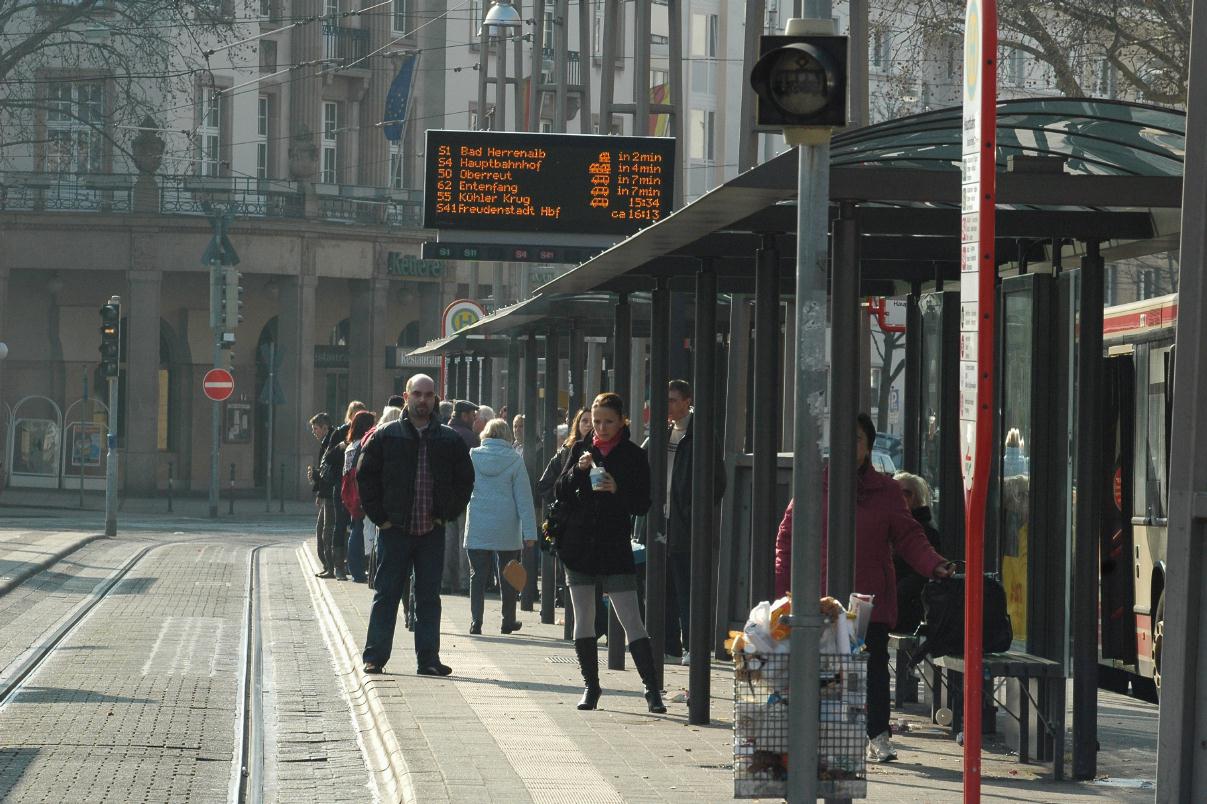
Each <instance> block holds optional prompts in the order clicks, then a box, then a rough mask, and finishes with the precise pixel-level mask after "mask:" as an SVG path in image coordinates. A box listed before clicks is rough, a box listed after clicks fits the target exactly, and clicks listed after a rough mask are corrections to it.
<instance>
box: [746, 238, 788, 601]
mask: <svg viewBox="0 0 1207 804" xmlns="http://www.w3.org/2000/svg"><path fill="white" fill-rule="evenodd" d="M754 286H755V288H754V316H755V319H754V401H755V404H756V405H757V407H758V410H759V419H760V420H761V424H760V425H759V426H758V427H755V428H754V469H753V472H752V482H751V485H752V489H751V495H750V501H751V506H750V507H751V526H750V605H751V606H754V605H755V604H756V603H758V602H759V601H760V600H771V599H772V596H773V595H774V594H775V532H776V528H777V526H778V525H779V520H780V514H781V513H782V512H780V511H777V510H776V508H777V505H776V496H777V495H776V493H775V491H776V488H775V487H776V474H777V472H778V467H777V463H778V457H779V455H778V453H779V443H780V439H779V423H780V421H779V418H780V416H779V412H780V375H781V369H782V366H781V365H780V356H779V355H780V253H779V249H778V248H777V247H776V244H775V235H770V234H769V235H764V236H763V242H762V246H761V247H760V248H759V250H758V252H757V254H756V257H755V275H754Z"/></svg>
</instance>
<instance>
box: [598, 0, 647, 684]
mask: <svg viewBox="0 0 1207 804" xmlns="http://www.w3.org/2000/svg"><path fill="white" fill-rule="evenodd" d="M646 5H648V4H646ZM638 50H639V51H640V45H638ZM632 315H633V313H632V308H631V307H630V306H629V294H628V293H619V294H617V299H616V331H615V337H614V338H613V342H612V355H613V361H612V362H613V372H612V376H613V380H612V390H613V391H615V392H616V393H617V394H619V395H620V398H621V399H623V400H624V407H625V411H626V412H627V413H628V414H629V416H630V418H631V417H632V416H633V415H634V413H635V410H634V408H633V404H632V402H633V400H632V397H633V394H632V393H631V390H632V389H631V388H629V379H630V376H629V375H630V372H629V366H630V364H631V362H632V359H633V327H632V323H633V319H632ZM624 648H625V644H624V628H623V627H622V626H621V625H620V618H619V617H617V616H616V609H614V608H613V607H612V606H610V605H609V606H608V669H609V670H623V669H624Z"/></svg>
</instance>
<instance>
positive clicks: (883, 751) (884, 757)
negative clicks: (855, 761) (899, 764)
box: [868, 731, 897, 762]
mask: <svg viewBox="0 0 1207 804" xmlns="http://www.w3.org/2000/svg"><path fill="white" fill-rule="evenodd" d="M896 758H897V749H896V748H894V747H893V741H892V739H890V734H889V732H887V731H885V732H881V733H880V734H878V735H876V736H875V737H873V738H872V739H870V740H868V760H869V761H870V762H892V761H893V760H894V759H896Z"/></svg>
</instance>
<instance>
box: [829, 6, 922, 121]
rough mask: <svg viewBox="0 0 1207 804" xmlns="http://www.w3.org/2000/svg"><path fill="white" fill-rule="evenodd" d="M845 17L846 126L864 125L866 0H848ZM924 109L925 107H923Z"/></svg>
mask: <svg viewBox="0 0 1207 804" xmlns="http://www.w3.org/2000/svg"><path fill="white" fill-rule="evenodd" d="M848 11H849V13H848V14H847V19H848V20H849V23H850V27H849V30H848V34H849V36H850V43H851V44H850V47H851V52H850V55H849V56H848V66H847V89H848V90H849V92H850V101H851V102H850V106H849V108H850V110H851V111H850V122H849V123H847V127H848V128H859V127H860V126H866V125H868V123H869V122H870V121H869V120H868V0H849V4H848ZM923 111H925V109H923Z"/></svg>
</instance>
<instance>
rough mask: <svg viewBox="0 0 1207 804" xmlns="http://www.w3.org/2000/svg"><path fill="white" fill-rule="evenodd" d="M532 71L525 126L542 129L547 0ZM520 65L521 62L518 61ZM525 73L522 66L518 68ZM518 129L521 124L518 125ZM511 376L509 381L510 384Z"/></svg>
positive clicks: (537, 20)
mask: <svg viewBox="0 0 1207 804" xmlns="http://www.w3.org/2000/svg"><path fill="white" fill-rule="evenodd" d="M531 50H532V58H531V62H532V66H531V70H532V73H531V75H530V76H529V78H528V111H527V117H528V121H527V122H528V125H527V126H525V129H526V130H527V131H540V130H541V105H542V104H541V100H542V99H543V97H544V96H543V95H542V94H541V89H542V86H543V83H544V81H543V79H544V75H543V74H542V72H541V66H542V62H543V61H544V60H545V0H533V4H532V48H531ZM517 65H519V62H517ZM517 72H519V73H520V74H523V72H524V70H523V69H522V66H521V67H520V68H519V69H518V70H517ZM516 128H517V129H518V128H519V126H517V127H516ZM510 380H511V378H510V376H509V377H508V383H509V384H510Z"/></svg>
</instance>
